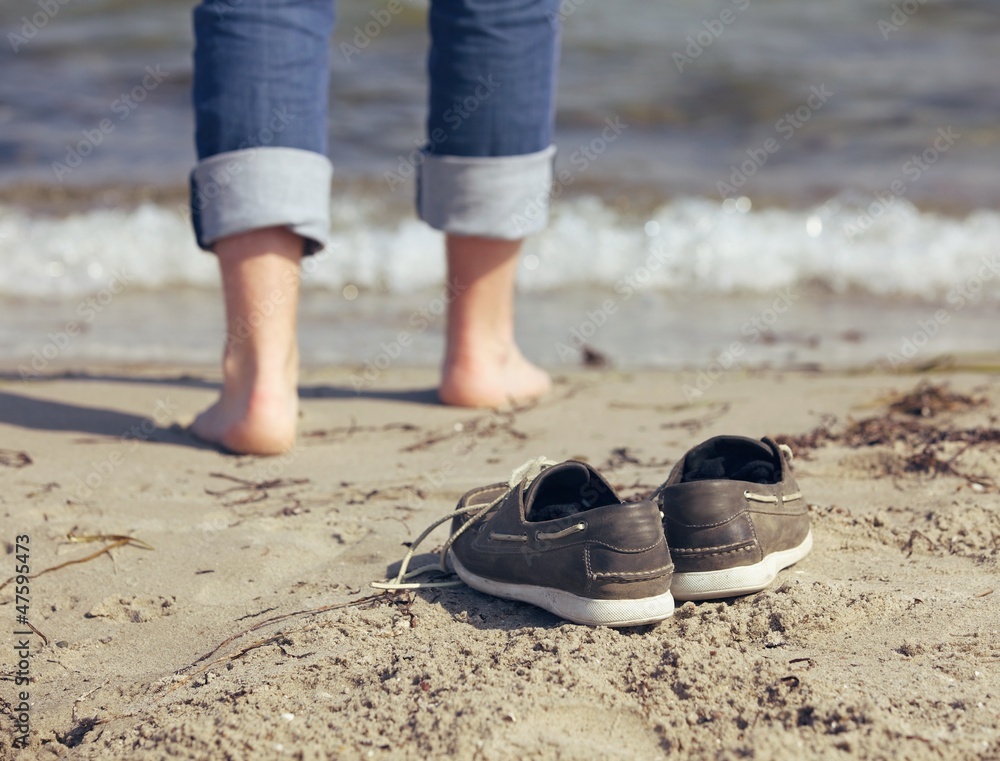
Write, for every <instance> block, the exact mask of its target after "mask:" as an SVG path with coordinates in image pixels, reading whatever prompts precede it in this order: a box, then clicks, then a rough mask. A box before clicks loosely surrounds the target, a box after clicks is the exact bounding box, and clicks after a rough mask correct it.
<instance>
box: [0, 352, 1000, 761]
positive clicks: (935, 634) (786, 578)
mask: <svg viewBox="0 0 1000 761" xmlns="http://www.w3.org/2000/svg"><path fill="white" fill-rule="evenodd" d="M352 372H353V371H352V369H350V368H344V369H325V370H312V371H309V372H307V373H306V374H305V375H304V377H303V381H302V385H301V389H302V397H303V413H302V420H301V424H300V440H299V445H298V446H297V448H296V449H295V450H294V451H293V452H292V453H291V454H289V455H287V456H285V457H282V458H276V459H259V458H253V457H233V456H227V455H224V454H221V453H218V452H216V451H213V450H211V449H207V448H204V447H201V446H199V445H197V444H196V443H195V442H193V441H192V440H191V439H190V438H188V436H187V435H186V434H185V433H184V432H183V431H182V430H180V429H178V428H177V427H175V425H174V424H175V423H177V422H178V421H180V422H183V421H185V419H187V418H189V417H190V416H191V415H193V414H194V413H195V412H196V411H197V410H198V409H199V408H201V407H202V406H204V405H205V404H206V403H207V402H208V401H209V400H210V399H211V398H212V396H213V394H214V389H215V381H214V380H213V376H212V374H211V373H207V374H206V373H204V372H203V371H188V370H182V369H179V368H164V367H143V368H136V367H131V368H114V367H102V368H99V369H97V368H95V369H92V370H91V371H89V372H87V373H80V372H76V373H73V374H66V375H56V376H52V377H46V378H41V379H37V380H34V381H31V382H28V383H25V382H22V381H21V380H20V379H19V378H18V377H17V375H16V373H8V374H6V375H5V376H4V380H3V382H2V384H0V447H2V449H0V486H2V489H0V514H2V515H3V536H2V537H0V538H2V540H3V543H4V544H3V546H4V547H5V553H4V554H3V555H2V557H3V564H4V567H3V571H2V572H0V577H2V578H0V581H2V579H6V578H7V577H8V576H12V575H14V574H15V564H16V562H17V560H16V558H17V555H18V554H24V553H23V547H22V548H17V547H16V545H17V544H19V543H21V542H22V541H23V540H18V539H17V537H19V536H21V537H29V542H27V545H28V547H29V553H28V554H29V555H30V557H29V558H28V560H29V564H30V570H31V574H32V578H31V579H30V580H29V581H30V583H29V586H30V591H29V593H28V597H29V600H30V602H29V605H30V612H29V615H28V616H27V618H28V620H29V622H30V624H31V625H32V626H33V627H34V628H35V629H36V630H37V632H34V631H33V632H31V634H30V635H28V636H26V637H25V636H19V637H15V636H14V635H13V634H11V632H13V631H22V630H24V626H23V625H22V626H18V625H17V621H16V615H17V613H16V606H15V594H14V587H15V584H14V583H10V584H8V585H7V586H5V587H4V588H3V589H2V590H0V620H2V622H3V630H4V631H5V632H6V634H5V636H4V638H3V639H4V641H6V642H8V643H13V644H14V645H15V646H17V645H18V642H19V641H24V640H26V641H27V642H28V647H29V649H30V656H29V662H30V683H29V684H28V685H27V686H17V685H16V683H15V682H16V675H17V659H12V657H11V653H12V649H11V646H10V644H8V645H7V646H5V648H4V651H5V656H4V658H3V660H2V661H0V668H2V671H3V673H2V674H0V705H2V706H3V709H4V711H5V712H7V711H11V710H14V709H15V708H16V706H17V703H18V694H19V691H21V690H27V691H28V692H29V695H30V697H29V700H28V703H29V711H28V713H29V717H30V732H29V734H28V742H29V747H28V749H26V750H24V751H21V752H20V753H19V752H18V751H17V750H15V749H14V747H13V744H14V742H15V738H16V737H17V735H15V734H12V733H11V731H9V726H5V729H4V732H3V733H0V756H2V757H3V758H14V757H20V758H40V759H46V758H86V759H113V758H130V759H154V758H157V759H158V758H164V757H177V758H197V759H209V758H211V759H219V758H227V759H244V758H284V757H287V758H295V759H321V758H334V757H338V758H339V757H343V758H393V759H397V758H414V759H416V758H440V757H445V756H450V757H454V758H482V759H501V758H511V757H518V758H538V759H549V758H551V759H557V758H598V757H600V758H623V759H625V758H628V759H633V758H685V759H737V758H757V759H770V758H774V759H778V758H790V757H802V758H871V759H876V758H885V759H890V758H892V759H898V758H907V759H932V758H933V759H939V758H946V759H987V758H1000V702H998V701H1000V676H998V673H997V666H998V663H997V657H998V654H1000V613H998V610H997V606H996V594H1000V592H997V591H995V590H996V589H997V587H998V586H1000V579H998V575H997V565H996V559H997V552H998V548H1000V540H998V536H1000V501H998V496H997V483H996V481H995V480H994V474H995V473H996V472H997V463H998V459H1000V442H998V441H997V436H996V432H995V431H994V429H993V426H994V424H995V420H996V410H997V405H998V404H1000V383H998V381H997V378H996V377H995V376H990V375H987V374H982V373H979V374H977V373H958V372H955V373H950V374H936V375H933V376H931V377H929V378H924V379H922V378H921V377H919V376H916V375H906V374H897V375H878V374H853V375H837V374H831V373H795V372H770V371H768V372H764V371H761V372H756V373H731V374H730V375H729V376H725V377H723V378H722V379H720V380H719V381H717V382H716V383H715V384H714V385H713V386H711V387H710V388H708V389H706V391H705V393H704V395H703V396H702V397H700V398H697V399H694V400H693V401H692V403H690V404H689V403H688V402H687V400H686V399H685V395H684V393H683V386H684V384H686V383H688V382H690V379H691V374H690V373H688V374H676V373H675V374H670V373H655V372H642V373H634V374H625V373H619V372H616V371H604V370H602V371H592V372H584V371H581V372H579V373H577V374H571V375H568V376H564V377H562V378H560V379H559V381H558V383H557V385H556V388H555V391H554V393H553V394H552V395H551V397H550V398H548V399H546V400H544V401H543V402H541V403H539V404H537V405H535V406H532V407H530V408H527V409H523V410H518V411H515V412H510V413H496V412H481V411H470V410H458V409H449V408H446V407H442V406H439V405H437V404H435V403H434V395H433V392H432V387H433V383H434V382H435V375H434V373H433V372H432V371H430V370H416V369H403V370H396V369H392V370H390V371H389V372H387V373H385V375H384V377H383V378H380V379H379V384H378V390H371V391H367V392H364V393H362V394H361V395H360V396H358V395H356V394H355V393H354V391H353V390H352V387H351V382H350V379H351V375H352ZM923 382H928V383H932V384H934V385H933V386H931V387H923V389H922V390H918V392H917V393H916V394H914V393H911V392H914V391H915V389H919V388H920V385H919V384H921V383H923ZM893 405H895V406H893ZM718 433H738V434H745V435H751V436H756V437H759V436H762V435H771V436H777V437H782V438H783V440H785V441H788V442H789V443H790V444H791V445H792V447H793V449H795V451H796V455H797V456H796V459H795V464H796V475H797V478H798V479H799V482H800V484H801V485H802V487H803V490H804V492H805V494H806V497H807V499H808V501H809V504H810V510H811V514H812V521H813V531H814V534H815V538H816V545H815V549H814V550H813V552H812V554H811V555H810V556H809V557H808V558H806V559H805V560H804V561H802V562H801V563H799V564H798V565H797V566H795V567H793V568H790V569H788V570H786V571H784V572H782V573H781V574H780V575H779V578H778V580H777V581H776V583H775V584H774V585H773V586H772V587H771V588H769V589H768V590H766V591H764V592H762V593H760V594H757V595H753V596H749V597H744V598H739V599H733V600H725V601H720V602H707V603H699V604H694V603H686V604H684V605H682V606H680V607H678V609H677V611H676V613H675V615H674V617H673V619H671V620H667V621H666V622H664V623H662V624H660V625H658V626H647V627H638V628H632V629H622V630H612V629H603V628H600V629H592V628H587V627H582V626H575V625H570V624H567V623H564V622H562V621H560V620H558V619H556V618H555V617H553V616H552V615H550V614H548V613H545V612H543V611H541V610H538V609H535V608H532V607H530V606H527V605H523V604H519V603H514V602H507V601H503V600H497V599H492V598H489V597H486V596H484V595H481V594H479V593H477V592H473V591H471V590H469V589H466V588H459V589H453V590H452V589H445V590H423V591H420V592H416V593H396V594H377V593H375V590H373V589H371V588H370V587H369V582H371V581H372V580H376V579H382V578H385V576H386V574H387V572H388V571H389V570H390V568H391V566H392V565H393V564H394V563H395V562H396V561H398V560H399V558H400V557H401V555H402V553H403V552H405V547H404V543H405V542H407V541H410V540H412V539H413V538H414V537H415V536H416V535H417V534H418V533H419V532H420V531H421V530H422V529H423V528H424V526H425V525H426V524H428V523H430V522H431V521H432V520H433V519H435V518H437V517H439V516H441V515H444V514H445V513H446V512H448V511H449V510H450V509H451V508H452V507H453V505H454V502H455V500H456V499H457V497H458V496H459V495H460V494H461V493H462V492H464V491H465V490H466V489H468V488H470V487H472V486H474V485H478V484H482V483H487V482H494V481H498V480H502V479H504V478H506V476H507V475H508V474H509V472H510V471H511V470H512V469H513V468H515V467H516V466H518V465H519V464H520V463H522V462H523V461H525V460H526V459H528V458H530V457H533V456H536V455H539V454H544V455H547V456H548V457H551V458H553V459H564V458H568V457H579V458H583V459H586V460H588V461H590V462H591V463H593V464H595V465H596V466H598V467H599V468H601V469H602V471H603V472H604V473H605V474H607V475H608V476H609V478H610V480H611V481H612V482H613V483H614V484H615V485H616V486H618V487H620V490H621V492H622V493H623V494H624V495H635V494H639V493H642V492H647V491H649V490H651V489H652V488H654V487H655V486H656V485H658V484H659V483H660V482H661V481H662V480H663V479H664V478H665V477H666V474H667V472H668V469H669V466H670V464H671V463H672V462H673V461H674V460H675V459H677V458H678V457H679V456H680V455H681V454H682V453H683V452H684V451H685V450H686V449H687V448H689V447H690V446H692V445H693V444H695V443H697V442H698V441H701V440H702V439H704V438H706V437H708V436H711V435H715V434H718ZM443 536H444V534H443V530H442V533H441V534H439V535H435V537H433V538H432V539H431V540H430V541H429V546H428V547H427V549H428V550H432V549H433V545H434V544H436V543H439V542H440V541H441V539H442V538H443ZM69 537H74V538H75V539H76V541H71V540H70V539H69ZM95 537H97V539H93V538H95ZM102 537H103V538H102ZM115 537H122V538H119V539H115ZM127 537H131V538H134V541H130V542H127V541H126V539H125V538H127ZM88 538H91V539H93V541H83V540H85V539H88ZM109 547H110V549H108V550H107V551H106V552H103V553H102V552H101V550H102V549H105V548H109ZM97 553H99V554H97ZM95 554H96V556H95V557H92V558H91V559H89V560H87V561H86V562H76V563H74V562H72V561H78V560H81V559H84V558H87V557H88V556H91V555H95ZM49 568H55V569H54V570H51V571H48V572H46V570H47V569H49ZM7 721H8V720H7V718H6V717H5V718H4V722H5V724H6V722H7Z"/></svg>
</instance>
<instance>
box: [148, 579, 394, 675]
mask: <svg viewBox="0 0 1000 761" xmlns="http://www.w3.org/2000/svg"><path fill="white" fill-rule="evenodd" d="M383 597H385V595H384V594H381V593H380V594H374V595H368V596H366V597H359V598H358V599H357V600H350V601H348V602H337V603H331V604H330V605H321V606H320V607H318V608H307V609H305V610H296V611H292V612H291V613H282V614H281V615H280V616H272V617H271V618H268V619H265V620H264V621H258V622H257V623H256V624H254V625H253V626H250V627H248V628H246V629H244V630H243V631H241V632H237V633H236V634H233V635H232V636H230V637H227V638H226V639H224V640H222V642H220V643H219V644H218V645H216V646H215V647H213V648H212V649H211V650H209V651H208V652H207V653H205V654H204V655H203V656H201V657H200V658H198V659H197V660H196V661H195V662H194V663H192V664H191V665H190V666H185V667H184V668H182V669H178V670H177V671H175V672H174V673H175V675H180V672H181V671H184V670H186V669H189V668H193V667H194V666H197V665H198V664H199V663H201V662H202V661H206V660H208V659H209V658H211V657H212V656H213V655H215V654H216V653H217V652H219V651H220V650H221V649H222V648H224V647H226V646H227V645H230V644H232V643H233V642H235V641H236V640H238V639H240V638H241V637H245V636H246V635H247V634H250V633H252V632H255V631H257V630H258V629H262V628H263V627H265V626H269V625H270V624H275V623H278V622H279V621H284V620H285V619H288V618H294V617H295V616H317V615H319V614H321V613H328V612H329V611H331V610H341V609H343V608H356V607H360V606H361V605H366V604H368V603H370V602H375V601H376V600H379V599H382V598H383ZM286 636H287V633H286V632H278V633H277V634H275V635H273V636H271V637H266V638H265V639H261V640H258V641H256V642H253V643H251V644H249V645H247V646H246V647H244V648H243V649H242V650H239V651H237V652H235V653H231V654H229V655H224V656H222V657H221V658H217V659H216V660H214V661H212V662H211V663H206V664H205V665H204V666H202V667H201V668H200V669H198V670H197V671H193V672H191V673H190V674H187V675H186V676H185V677H184V678H183V679H181V680H180V681H178V682H176V683H175V684H174V685H173V686H171V687H170V689H169V690H167V692H168V693H169V692H173V691H174V690H176V689H177V688H178V687H181V686H183V685H185V684H187V683H188V682H189V681H191V680H192V679H194V678H195V677H196V676H198V675H200V674H203V673H205V672H206V671H208V670H209V669H211V668H212V667H213V666H217V665H219V664H222V663H229V662H231V661H234V660H236V659H237V658H242V657H243V656H244V655H246V654H247V653H249V652H250V651H251V650H256V649H258V648H261V647H264V646H265V645H269V644H272V643H274V642H278V641H280V640H281V639H283V638H284V637H286Z"/></svg>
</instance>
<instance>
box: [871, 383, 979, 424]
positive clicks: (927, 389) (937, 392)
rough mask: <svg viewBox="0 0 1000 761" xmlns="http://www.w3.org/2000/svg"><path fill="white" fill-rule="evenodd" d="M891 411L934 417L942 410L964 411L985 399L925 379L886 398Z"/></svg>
mask: <svg viewBox="0 0 1000 761" xmlns="http://www.w3.org/2000/svg"><path fill="white" fill-rule="evenodd" d="M886 401H887V403H888V407H889V410H890V411H891V412H900V413H903V414H905V415H913V416H915V417H934V416H936V415H940V414H941V413H942V412H964V411H966V410H970V409H972V408H974V407H980V406H982V405H984V404H985V403H986V399H985V398H983V397H981V396H977V397H973V396H967V395H965V394H959V393H956V392H954V391H951V390H949V389H948V385H947V384H945V383H942V384H939V385H933V384H931V383H927V382H926V381H924V382H922V383H920V384H919V385H918V386H917V387H916V388H915V389H913V390H912V391H909V392H907V393H905V394H899V395H896V396H895V397H890V398H889V399H887V400H886Z"/></svg>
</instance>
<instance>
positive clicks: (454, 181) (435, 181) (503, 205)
mask: <svg viewBox="0 0 1000 761" xmlns="http://www.w3.org/2000/svg"><path fill="white" fill-rule="evenodd" d="M555 153H556V148H555V146H554V145H550V146H549V147H548V148H546V149H544V150H541V151H538V152H537V153H528V154H524V155H521V156H437V155H427V156H425V157H424V161H423V163H422V164H421V165H420V178H419V181H418V183H417V214H418V215H419V216H420V218H421V219H422V220H424V222H426V223H427V224H429V225H430V226H431V227H433V228H435V229H436V230H442V231H444V232H446V233H453V234H455V235H479V236H482V237H485V238H502V239H505V240H518V239H520V238H523V237H525V236H527V235H531V234H533V233H537V232H539V231H540V230H542V229H543V228H544V227H545V224H546V222H547V221H548V218H549V193H550V191H551V188H552V161H553V157H554V156H555Z"/></svg>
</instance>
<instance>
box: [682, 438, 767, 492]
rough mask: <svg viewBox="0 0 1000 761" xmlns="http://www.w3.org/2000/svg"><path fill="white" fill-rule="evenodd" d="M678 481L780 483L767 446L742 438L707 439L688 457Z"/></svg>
mask: <svg viewBox="0 0 1000 761" xmlns="http://www.w3.org/2000/svg"><path fill="white" fill-rule="evenodd" d="M681 480H682V482H685V483H687V482H690V481H712V480H729V481H748V482H750V483H756V484H773V483H777V482H778V480H780V474H779V469H778V463H777V461H776V458H775V454H774V452H773V451H771V448H770V447H768V446H767V445H766V444H764V443H763V442H760V441H754V440H753V439H748V438H744V437H742V436H725V437H720V438H718V439H710V440H709V441H707V442H705V444H704V445H703V446H702V447H699V448H698V449H696V450H695V451H694V452H692V453H690V454H689V455H688V457H687V462H686V463H685V466H684V475H683V477H682V479H681Z"/></svg>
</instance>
